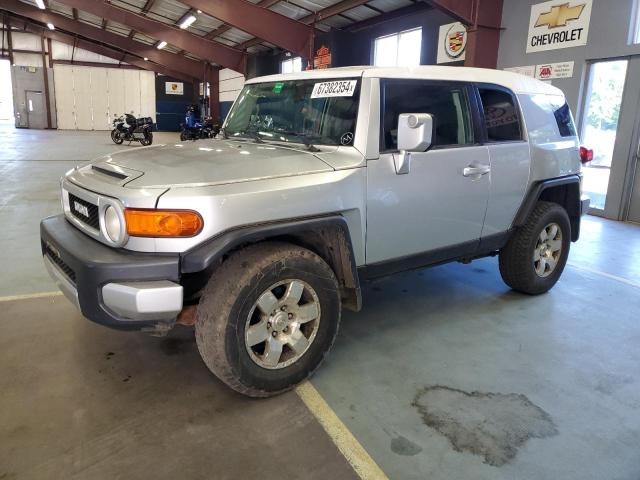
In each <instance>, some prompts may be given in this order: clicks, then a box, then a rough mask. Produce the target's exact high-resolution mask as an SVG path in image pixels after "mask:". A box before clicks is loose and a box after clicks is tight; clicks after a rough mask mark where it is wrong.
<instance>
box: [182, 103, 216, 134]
mask: <svg viewBox="0 0 640 480" xmlns="http://www.w3.org/2000/svg"><path fill="white" fill-rule="evenodd" d="M180 128H181V131H180V140H181V141H183V142H184V141H186V140H198V139H201V138H215V137H216V136H217V135H218V133H220V125H219V124H217V123H214V121H213V118H212V117H204V121H203V122H202V121H200V120H199V119H198V118H197V114H196V111H195V108H193V107H190V108H189V110H188V111H187V115H186V117H185V123H182V124H180Z"/></svg>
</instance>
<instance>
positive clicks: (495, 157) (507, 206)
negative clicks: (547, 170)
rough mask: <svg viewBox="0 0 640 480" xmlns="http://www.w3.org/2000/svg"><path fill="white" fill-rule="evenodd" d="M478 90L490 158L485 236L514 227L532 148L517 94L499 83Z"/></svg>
mask: <svg viewBox="0 0 640 480" xmlns="http://www.w3.org/2000/svg"><path fill="white" fill-rule="evenodd" d="M477 92H478V102H479V103H480V111H481V112H482V113H483V120H482V122H483V127H484V128H483V129H482V130H483V131H482V136H483V141H484V142H485V145H486V146H487V148H488V150H489V157H490V161H491V186H490V190H489V204H488V207H487V215H486V218H485V222H484V228H483V231H482V237H483V238H485V237H489V236H491V235H495V234H500V233H503V232H505V231H507V230H509V228H510V227H511V224H512V222H513V219H514V217H515V215H516V212H517V211H518V209H519V208H520V205H521V204H522V201H523V198H524V196H525V193H526V188H527V184H528V182H529V175H530V166H531V152H530V149H529V143H528V142H527V140H526V135H525V129H524V124H523V121H522V114H521V112H520V108H519V104H518V101H517V99H516V97H515V95H514V94H513V93H512V92H511V91H510V90H508V89H506V88H503V87H499V86H496V85H478V90H477ZM552 118H553V117H552ZM546 120H547V122H548V120H549V117H548V115H547V117H546ZM541 134H542V133H541Z"/></svg>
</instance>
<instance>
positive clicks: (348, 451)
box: [296, 382, 389, 480]
mask: <svg viewBox="0 0 640 480" xmlns="http://www.w3.org/2000/svg"><path fill="white" fill-rule="evenodd" d="M296 393H297V394H298V396H299V397H300V399H301V400H302V401H303V402H304V404H305V405H306V406H307V408H308V409H309V411H310V412H311V413H312V414H313V416H314V417H316V419H317V420H318V422H320V425H322V428H324V430H325V432H327V434H328V435H329V437H330V438H331V440H332V441H333V443H334V444H335V445H336V447H338V450H340V453H342V455H343V456H344V458H346V460H347V462H349V464H350V465H351V467H352V468H353V469H354V470H355V472H356V473H357V474H358V476H359V477H360V478H361V479H362V480H389V479H388V477H387V476H386V475H385V474H384V472H383V471H382V469H381V468H380V467H379V466H378V464H377V463H376V462H375V461H374V460H373V458H371V457H370V456H369V454H368V453H367V451H366V450H365V449H364V448H363V447H362V445H360V442H358V440H356V437H354V436H353V434H352V433H351V432H350V431H349V429H348V428H347V427H346V426H345V424H344V423H342V421H341V420H340V419H339V418H338V416H337V415H336V413H335V412H334V411H333V410H332V409H331V407H330V406H329V405H328V404H327V402H325V400H324V398H322V396H321V395H320V394H319V393H318V391H317V390H316V389H315V387H314V386H313V385H311V383H309V382H304V383H303V384H301V385H298V387H297V388H296Z"/></svg>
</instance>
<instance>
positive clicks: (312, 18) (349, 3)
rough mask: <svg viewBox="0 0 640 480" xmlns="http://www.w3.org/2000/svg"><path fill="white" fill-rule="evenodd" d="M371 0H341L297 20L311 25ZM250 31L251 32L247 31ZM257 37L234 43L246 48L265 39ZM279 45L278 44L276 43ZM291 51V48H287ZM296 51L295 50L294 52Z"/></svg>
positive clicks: (237, 46)
mask: <svg viewBox="0 0 640 480" xmlns="http://www.w3.org/2000/svg"><path fill="white" fill-rule="evenodd" d="M370 1H371V0H342V1H341V2H338V3H336V4H334V5H331V6H329V7H327V8H323V9H322V10H319V11H318V12H316V13H312V14H309V15H307V16H306V17H302V18H301V19H300V20H299V21H300V22H301V23H304V24H305V25H311V24H313V23H316V22H321V21H322V20H326V19H327V18H329V17H333V16H336V15H340V14H341V13H344V12H346V11H347V10H351V9H352V8H356V7H359V6H360V5H364V4H365V3H367V2H370ZM249 33H251V32H249ZM257 37H258V38H252V39H251V40H247V41H246V42H243V43H240V44H238V45H236V48H238V49H241V50H246V49H247V48H249V47H252V46H254V45H258V44H260V43H262V42H263V41H264V40H267V39H266V38H264V37H260V36H257ZM270 43H274V42H270ZM276 45H277V44H276ZM278 46H280V45H278ZM289 51H291V50H289ZM296 53H297V52H296ZM312 54H313V52H311V54H306V55H302V56H303V57H304V58H311V57H312V56H313V55H312Z"/></svg>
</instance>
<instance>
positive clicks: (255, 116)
mask: <svg viewBox="0 0 640 480" xmlns="http://www.w3.org/2000/svg"><path fill="white" fill-rule="evenodd" d="M359 83H360V82H359V80H357V79H338V80H326V79H314V80H289V81H283V82H269V83H255V84H250V85H245V87H244V88H243V89H242V92H240V95H239V96H238V100H236V102H235V104H234V105H233V108H232V109H231V111H230V112H229V115H228V117H227V120H226V124H225V134H226V135H227V136H229V137H231V138H233V137H251V138H255V139H256V140H257V141H264V140H275V141H280V142H295V143H305V144H307V145H310V144H314V145H352V144H353V137H354V134H355V127H356V117H357V114H358V98H359V94H360V85H359Z"/></svg>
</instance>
